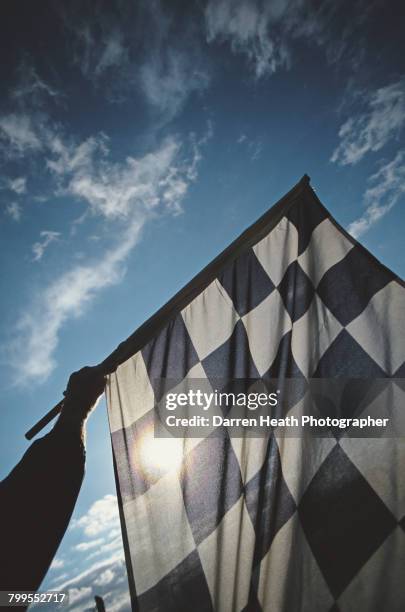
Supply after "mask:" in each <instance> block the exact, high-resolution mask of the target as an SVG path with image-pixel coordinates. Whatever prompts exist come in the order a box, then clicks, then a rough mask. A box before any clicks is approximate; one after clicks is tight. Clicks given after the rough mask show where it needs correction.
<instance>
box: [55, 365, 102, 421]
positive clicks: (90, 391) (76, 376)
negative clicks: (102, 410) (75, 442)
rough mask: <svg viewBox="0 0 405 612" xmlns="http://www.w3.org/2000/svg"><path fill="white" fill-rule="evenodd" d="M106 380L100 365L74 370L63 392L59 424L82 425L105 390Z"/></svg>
mask: <svg viewBox="0 0 405 612" xmlns="http://www.w3.org/2000/svg"><path fill="white" fill-rule="evenodd" d="M105 380H106V377H105V375H104V373H103V372H102V370H101V368H100V367H99V366H94V367H88V366H86V367H84V368H82V369H81V370H78V371H77V372H73V374H71V376H70V378H69V381H68V384H67V387H66V390H65V391H64V392H63V395H64V396H65V399H64V401H63V406H62V411H61V415H60V417H59V419H58V422H57V425H58V426H59V427H60V426H64V425H71V426H79V427H81V426H82V425H83V423H84V421H85V420H86V417H87V416H88V414H89V413H90V411H91V410H92V408H93V407H94V406H95V405H96V402H97V400H98V398H99V397H100V395H101V394H102V393H103V392H104V387H105Z"/></svg>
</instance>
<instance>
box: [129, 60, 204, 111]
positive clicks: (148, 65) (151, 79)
mask: <svg viewBox="0 0 405 612" xmlns="http://www.w3.org/2000/svg"><path fill="white" fill-rule="evenodd" d="M139 74H140V84H141V88H142V90H143V92H144V94H145V96H146V99H147V100H148V102H149V103H150V104H151V105H152V106H153V107H155V108H156V109H157V110H159V111H160V112H161V113H164V115H165V118H166V120H169V119H171V118H172V117H174V116H175V115H177V113H178V112H179V111H180V110H181V109H182V108H183V106H184V104H185V102H186V100H187V99H188V98H189V97H190V95H191V94H192V93H193V92H198V91H200V92H201V91H203V90H204V89H206V88H207V86H208V84H209V81H210V79H209V76H208V73H207V72H206V71H204V70H203V69H202V68H198V67H196V66H195V64H194V61H193V57H190V55H189V53H188V52H187V50H179V49H170V48H169V49H167V50H165V51H164V52H163V51H161V50H156V51H155V52H154V53H151V54H150V56H149V57H148V58H147V59H146V60H145V61H144V63H143V65H142V66H141V68H140V72H139Z"/></svg>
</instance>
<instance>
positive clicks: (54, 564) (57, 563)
mask: <svg viewBox="0 0 405 612" xmlns="http://www.w3.org/2000/svg"><path fill="white" fill-rule="evenodd" d="M64 565H65V562H64V561H63V559H59V558H58V557H55V558H54V560H53V561H52V563H51V568H50V569H53V570H58V569H61V568H62V567H63V566H64Z"/></svg>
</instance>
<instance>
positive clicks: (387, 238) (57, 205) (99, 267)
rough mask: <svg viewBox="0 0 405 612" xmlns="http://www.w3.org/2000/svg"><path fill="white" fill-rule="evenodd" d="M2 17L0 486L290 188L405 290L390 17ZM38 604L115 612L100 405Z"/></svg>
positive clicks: (55, 12)
mask: <svg viewBox="0 0 405 612" xmlns="http://www.w3.org/2000/svg"><path fill="white" fill-rule="evenodd" d="M316 4H319V5H320V6H318V8H316V7H315V4H313V3H310V2H303V1H302V0H290V1H288V0H276V1H274V2H268V3H266V2H263V3H262V2H259V1H258V0H250V1H248V0H233V1H232V0H208V1H199V2H183V3H182V2H164V3H163V2H158V1H157V0H155V1H149V2H148V1H146V0H145V1H144V2H132V1H130V0H127V1H118V0H115V1H110V2H94V1H93V2H81V3H75V2H49V3H48V2H46V1H45V2H41V3H24V5H21V7H22V8H21V7H19V6H18V5H17V3H13V2H8V1H7V2H3V3H2V7H1V19H0V23H1V26H0V27H1V29H2V40H3V41H4V50H3V58H2V64H1V68H0V71H1V82H2V85H3V86H2V95H1V102H0V164H1V173H0V174H1V179H0V202H1V211H0V232H1V236H2V238H1V240H2V242H1V244H2V274H1V278H0V283H1V295H2V304H1V306H2V318H1V321H2V324H1V330H0V342H1V347H0V359H1V363H2V368H1V378H2V380H1V383H2V412H1V424H2V427H1V430H0V431H1V433H0V435H1V443H0V457H1V474H2V475H6V474H7V472H8V471H9V469H11V468H12V466H13V465H14V464H15V462H16V461H17V460H18V459H19V457H20V456H21V454H22V452H23V451H24V449H25V448H26V447H27V446H28V443H27V442H26V441H25V439H24V432H25V431H26V430H27V429H28V428H29V427H30V426H31V425H32V424H33V423H34V422H35V421H36V420H37V419H38V418H39V417H40V416H42V414H43V413H44V412H46V411H47V410H48V409H49V408H50V407H52V406H53V405H54V404H55V403H56V402H57V401H58V400H59V399H60V397H61V393H62V391H63V389H64V388H65V383H66V380H67V378H68V376H69V374H70V372H72V371H73V370H76V369H78V368H79V367H81V366H83V365H87V364H95V363H98V362H99V361H101V360H102V359H103V358H104V357H105V356H106V355H107V354H109V353H110V352H111V351H112V350H113V349H114V348H115V347H116V345H117V344H118V343H119V342H120V341H121V340H123V339H124V338H126V337H127V336H128V335H129V334H130V333H131V332H132V331H133V330H134V329H136V328H137V327H138V326H139V325H140V324H141V323H142V322H143V321H144V320H145V319H146V318H148V317H149V316H150V315H151V314H153V312H154V311H155V310H157V308H159V307H160V306H161V305H162V304H163V303H164V302H165V301H166V300H167V299H169V298H170V297H171V296H172V295H173V294H174V293H175V292H176V291H177V290H178V289H180V288H181V286H182V285H183V284H185V283H186V282H187V281H188V280H189V279H190V278H192V277H193V276H194V275H195V274H196V273H197V272H198V271H199V270H200V269H201V268H202V267H203V266H204V265H206V264H207V263H208V262H209V261H210V260H211V259H212V258H213V257H214V256H216V255H217V254H218V252H220V251H221V250H222V249H223V248H224V247H226V246H227V245H228V244H229V242H230V241H231V240H233V239H234V238H235V237H236V236H237V235H238V234H239V233H240V232H241V231H242V230H243V229H245V228H246V227H247V226H248V225H249V224H250V223H252V222H253V221H254V220H256V219H257V217H258V216H259V215H261V214H262V213H263V212H264V211H265V210H266V209H267V208H268V207H269V206H271V205H272V204H273V203H274V202H275V201H276V200H277V199H278V198H279V197H280V196H282V195H283V194H284V193H285V192H286V191H288V190H289V189H290V188H291V187H292V186H293V185H294V184H295V183H296V182H297V181H298V180H299V179H300V178H301V176H302V175H303V174H304V173H308V174H309V175H310V177H311V182H312V186H313V187H314V188H315V190H316V191H317V193H318V195H319V197H320V198H321V200H322V201H323V202H324V204H325V205H326V206H327V208H329V210H330V211H331V212H332V214H333V215H334V216H335V217H336V219H337V220H338V221H339V222H340V223H341V224H342V225H343V226H345V227H346V228H348V229H349V231H351V232H352V234H353V235H354V236H355V237H357V238H358V239H359V240H360V241H361V242H362V243H363V244H364V245H365V246H366V247H367V248H368V249H370V250H371V251H372V252H373V253H374V254H375V255H376V256H377V257H378V258H379V259H380V260H381V261H382V262H383V263H384V264H386V265H387V266H388V267H390V268H392V269H393V270H394V271H395V272H396V273H397V274H399V276H401V277H403V276H404V268H405V265H404V263H403V261H404V257H403V255H404V247H403V236H404V230H405V215H404V200H405V144H404V142H403V133H404V130H403V128H404V124H405V65H404V64H405V59H404V58H405V48H404V47H405V41H404V38H403V33H402V20H401V19H400V17H401V15H400V11H401V7H400V2H390V3H389V5H387V3H383V2H374V3H370V2H365V1H363V0H361V1H357V2H340V3H337V2H333V1H332V0H325V1H324V2H322V3H316ZM87 438H88V439H87V449H88V452H87V455H88V456H87V474H86V478H85V482H84V485H83V488H82V491H81V493H80V497H79V500H78V503H77V507H76V511H75V515H74V520H73V521H72V524H71V526H70V528H69V530H68V533H67V535H66V537H65V540H64V542H63V543H62V546H61V548H60V550H59V552H58V555H57V558H56V560H55V562H54V566H53V567H52V569H51V570H50V572H49V575H48V577H47V578H46V581H45V584H44V587H45V588H48V587H51V586H62V587H63V588H67V589H70V590H71V595H72V598H71V601H72V604H71V607H72V609H73V608H75V607H77V609H81V610H83V609H84V607H86V605H88V602H91V596H92V591H91V588H93V591H94V589H95V592H99V593H102V594H106V604H108V606H109V607H108V609H109V610H113V609H116V610H119V609H121V608H122V606H124V608H125V600H126V597H127V594H126V584H125V570H124V565H123V561H122V546H121V540H120V534H119V524H118V519H117V512H116V501H115V485H114V481H113V474H112V461H111V449H110V440H109V432H108V425H107V418H106V410H105V405H104V403H102V404H101V405H99V407H98V408H97V412H96V414H94V415H93V416H92V418H91V420H90V422H89V425H88V436H87Z"/></svg>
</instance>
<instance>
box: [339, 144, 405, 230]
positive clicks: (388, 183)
mask: <svg viewBox="0 0 405 612" xmlns="http://www.w3.org/2000/svg"><path fill="white" fill-rule="evenodd" d="M369 181H370V182H371V183H372V184H373V186H372V187H369V188H368V189H367V191H366V192H365V194H364V203H365V206H366V210H365V212H364V213H363V215H362V216H361V217H359V218H358V219H356V220H355V221H353V222H352V223H351V224H350V225H349V228H348V231H349V233H350V234H351V235H352V236H353V237H354V238H359V237H360V236H362V235H363V234H365V233H366V232H367V231H368V230H369V229H370V228H371V227H372V226H373V225H375V224H376V223H377V222H378V221H380V219H382V218H383V217H384V216H385V215H386V214H387V213H388V212H389V211H390V210H391V209H392V208H393V207H394V206H395V205H396V204H397V202H398V201H399V200H400V199H401V198H402V197H404V195H405V151H404V150H402V151H399V152H398V153H397V155H396V156H395V158H394V159H393V160H392V161H391V162H389V163H387V164H385V165H383V166H382V167H381V168H380V169H379V170H378V172H376V173H375V174H373V175H372V176H371V177H370V179H369Z"/></svg>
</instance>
